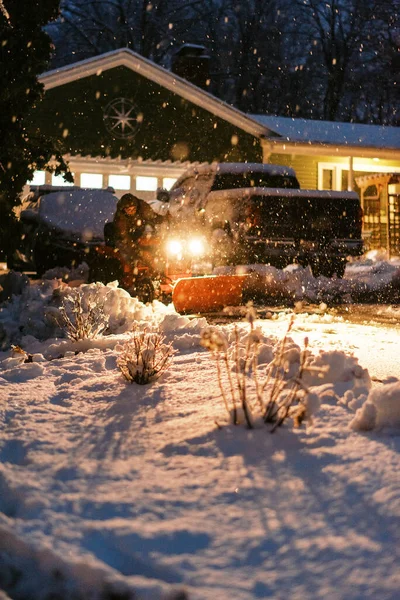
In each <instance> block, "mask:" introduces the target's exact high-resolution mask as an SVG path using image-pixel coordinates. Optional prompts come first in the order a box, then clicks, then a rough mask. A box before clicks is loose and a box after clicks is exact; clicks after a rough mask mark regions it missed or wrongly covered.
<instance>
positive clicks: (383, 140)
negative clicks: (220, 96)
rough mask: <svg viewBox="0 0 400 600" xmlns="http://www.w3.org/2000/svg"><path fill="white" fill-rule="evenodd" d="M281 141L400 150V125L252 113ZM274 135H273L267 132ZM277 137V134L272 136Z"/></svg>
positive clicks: (253, 116)
mask: <svg viewBox="0 0 400 600" xmlns="http://www.w3.org/2000/svg"><path fill="white" fill-rule="evenodd" d="M251 117H252V118H254V119H255V120H257V121H258V122H259V123H260V124H261V125H264V126H265V127H266V128H267V129H270V130H271V131H273V132H275V133H276V134H277V135H278V136H281V139H280V141H283V140H282V138H283V139H284V140H286V141H287V142H298V143H311V144H329V145H340V146H356V147H357V146H358V147H365V146H367V147H375V148H377V149H380V148H382V149H390V148H392V149H394V150H400V127H387V126H384V125H363V124H359V123H338V122H333V121H313V120H311V119H293V118H289V117H274V116H266V115H251ZM266 137H271V136H268V135H267V136H266ZM272 139H274V136H272Z"/></svg>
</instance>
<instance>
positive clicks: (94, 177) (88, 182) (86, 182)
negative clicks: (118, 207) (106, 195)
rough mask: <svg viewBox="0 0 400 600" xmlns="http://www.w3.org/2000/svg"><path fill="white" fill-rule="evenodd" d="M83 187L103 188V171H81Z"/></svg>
mask: <svg viewBox="0 0 400 600" xmlns="http://www.w3.org/2000/svg"><path fill="white" fill-rule="evenodd" d="M81 187H83V188H102V187H103V175H102V174H101V173H81Z"/></svg>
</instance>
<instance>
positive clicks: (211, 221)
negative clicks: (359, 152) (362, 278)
mask: <svg viewBox="0 0 400 600" xmlns="http://www.w3.org/2000/svg"><path fill="white" fill-rule="evenodd" d="M169 203H170V214H171V217H172V220H173V222H174V223H175V226H176V227H179V226H182V225H183V226H184V227H187V226H189V225H190V227H196V228H198V227H200V228H201V229H203V231H205V232H206V234H207V235H208V236H209V239H210V244H212V245H213V252H214V264H253V263H262V264H271V265H273V266H276V267H278V268H283V267H285V266H287V265H288V264H291V263H294V262H296V263H298V264H301V265H303V266H307V265H310V266H311V268H312V271H313V273H314V275H315V276H318V275H325V276H327V277H331V276H332V275H334V274H335V273H336V275H337V276H338V277H342V276H343V274H344V270H345V266H346V262H347V259H348V257H349V256H357V255H360V254H362V252H363V243H362V237H361V230H362V211H361V206H360V200H359V198H358V196H357V194H355V193H354V192H331V191H318V190H300V185H299V182H298V180H297V178H296V174H295V171H294V170H293V169H291V168H289V167H281V166H277V165H270V164H256V163H215V164H212V165H202V166H200V167H198V168H192V169H190V170H189V171H187V172H186V173H184V174H183V175H182V176H181V177H180V178H179V179H178V181H177V182H176V183H175V184H174V186H173V187H172V189H171V191H170V194H169Z"/></svg>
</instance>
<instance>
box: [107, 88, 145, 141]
mask: <svg viewBox="0 0 400 600" xmlns="http://www.w3.org/2000/svg"><path fill="white" fill-rule="evenodd" d="M142 121H143V115H142V114H141V113H139V112H138V109H137V107H136V106H135V105H134V104H133V102H131V101H130V100H127V99H126V98H116V99H115V100H113V101H112V102H110V103H109V104H107V106H106V107H105V109H104V124H105V126H106V129H107V131H108V132H109V133H111V134H112V135H113V136H114V137H117V138H122V139H128V138H131V137H133V136H134V135H135V133H136V132H137V130H138V128H139V126H140V124H141V123H142Z"/></svg>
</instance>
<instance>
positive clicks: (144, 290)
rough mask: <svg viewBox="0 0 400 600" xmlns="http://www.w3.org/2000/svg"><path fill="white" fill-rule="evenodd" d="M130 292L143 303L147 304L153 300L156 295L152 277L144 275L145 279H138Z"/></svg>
mask: <svg viewBox="0 0 400 600" xmlns="http://www.w3.org/2000/svg"><path fill="white" fill-rule="evenodd" d="M128 292H129V293H130V295H131V296H133V297H135V298H137V299H138V300H140V302H143V304H147V303H149V302H153V300H154V299H155V296H156V292H155V288H154V284H153V282H152V280H151V279H148V278H147V277H143V279H138V281H136V283H135V285H134V286H132V287H131V288H130V289H129V290H128Z"/></svg>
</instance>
